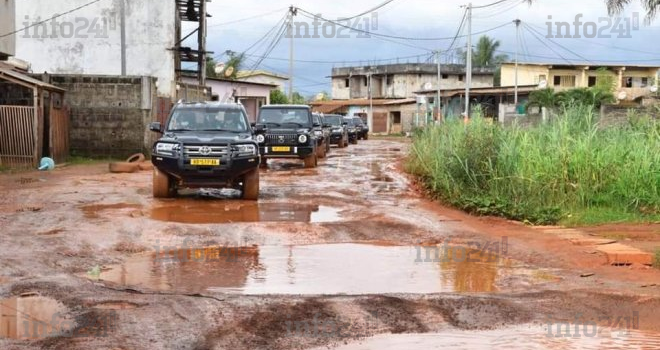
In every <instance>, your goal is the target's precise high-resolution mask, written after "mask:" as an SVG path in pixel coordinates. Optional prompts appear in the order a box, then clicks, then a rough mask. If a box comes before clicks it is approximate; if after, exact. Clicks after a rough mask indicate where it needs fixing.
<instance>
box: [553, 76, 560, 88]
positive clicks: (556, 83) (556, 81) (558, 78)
mask: <svg viewBox="0 0 660 350" xmlns="http://www.w3.org/2000/svg"><path fill="white" fill-rule="evenodd" d="M553 85H554V86H559V85H561V77H560V76H558V75H555V76H554V78H553Z"/></svg>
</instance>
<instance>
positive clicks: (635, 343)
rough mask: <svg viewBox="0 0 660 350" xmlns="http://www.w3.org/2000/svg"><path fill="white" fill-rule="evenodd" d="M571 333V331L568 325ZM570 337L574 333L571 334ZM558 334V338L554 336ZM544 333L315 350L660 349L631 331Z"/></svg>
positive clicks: (655, 339) (464, 334) (530, 329)
mask: <svg viewBox="0 0 660 350" xmlns="http://www.w3.org/2000/svg"><path fill="white" fill-rule="evenodd" d="M571 329H575V327H574V325H571ZM573 333H575V332H574V331H573ZM558 334H559V336H557V335H558ZM573 335H574V334H571V335H569V336H566V332H564V333H557V330H556V327H552V330H551V331H550V332H548V326H547V325H545V326H543V325H524V326H517V327H511V328H505V329H499V330H492V331H460V330H451V331H447V332H444V333H433V334H383V335H378V336H375V337H372V338H368V339H366V340H364V341H360V342H354V343H349V344H345V345H341V346H338V347H327V346H324V347H322V348H317V349H315V350H327V349H335V350H371V349H379V350H400V349H428V350H445V349H448V348H451V349H502V350H509V349H548V350H564V349H566V350H568V349H585V350H601V349H603V350H619V349H660V334H654V333H645V332H639V331H634V330H618V329H600V328H594V327H592V326H589V327H587V328H586V329H583V325H579V332H578V333H577V336H573Z"/></svg>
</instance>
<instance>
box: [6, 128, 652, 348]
mask: <svg viewBox="0 0 660 350" xmlns="http://www.w3.org/2000/svg"><path fill="white" fill-rule="evenodd" d="M407 148H408V145H407V143H406V142H404V141H400V140H385V139H377V140H370V141H366V142H362V143H360V144H359V145H358V146H352V147H350V148H348V149H341V150H340V149H333V151H332V153H331V154H330V155H329V158H328V159H326V160H323V161H322V162H321V163H320V166H319V168H317V169H313V170H310V169H303V168H302V164H299V163H298V162H295V161H293V162H292V161H270V164H269V168H268V169H265V170H263V173H262V194H261V199H260V200H259V202H258V203H252V202H244V201H240V200H237V199H235V198H236V196H237V194H236V193H233V192H231V191H210V190H202V191H188V192H184V193H182V194H181V196H180V197H179V198H177V199H174V200H167V201H165V200H154V199H153V198H152V196H151V174H150V173H149V172H143V173H137V174H126V175H116V174H109V173H107V166H106V165H91V166H72V167H65V168H62V169H58V170H56V171H53V172H50V173H23V174H5V175H0V180H1V181H0V190H1V191H2V197H0V227H1V234H0V239H1V244H0V299H2V300H1V301H0V307H1V308H2V309H1V314H0V349H124V350H129V349H200V350H201V349H326V348H338V349H412V348H419V347H420V346H421V347H422V348H425V349H440V348H446V347H447V346H454V347H455V348H471V349H474V348H496V349H497V348H506V349H511V348H518V347H525V348H532V349H536V348H539V349H550V348H552V349H555V348H576V347H579V348H587V349H590V348H591V349H608V348H609V349H621V348H648V349H654V348H655V349H658V348H660V272H658V271H657V270H653V269H650V268H648V267H646V266H638V265H632V266H625V267H613V266H609V265H608V264H606V262H607V259H606V258H605V256H603V255H602V254H599V253H598V252H594V251H589V249H588V248H585V247H584V246H580V245H575V244H572V243H571V242H570V241H568V240H565V239H561V237H560V236H559V235H554V234H553V233H549V232H550V231H547V232H546V231H539V230H537V229H533V228H528V227H525V226H523V225H521V224H517V223H511V222H507V221H504V220H499V219H492V218H472V217H469V216H467V215H464V214H462V213H460V212H458V211H456V210H452V209H448V208H445V207H443V206H441V205H439V204H436V203H433V202H431V201H429V200H426V199H424V198H423V196H422V195H421V194H420V192H419V191H417V190H416V188H415V186H414V184H412V183H411V180H410V179H409V178H407V177H406V175H404V173H403V172H402V171H401V170H400V169H401V160H402V159H403V157H404V156H405V154H406V152H407ZM583 276H584V277H583ZM591 321H594V322H595V323H593V325H592V326H590V325H591V323H590V322H591ZM562 323H565V324H571V328H570V329H562V331H563V332H564V334H565V332H566V331H568V332H569V333H570V334H575V333H577V334H579V335H581V337H569V338H563V337H555V335H556V333H557V328H558V327H561V324H562ZM616 325H618V327H612V326H616ZM567 327H568V326H567ZM621 328H624V329H625V328H630V331H628V332H622V331H621ZM594 331H595V333H593V332H594ZM571 332H572V333H571ZM548 333H550V334H551V335H552V337H549V336H548ZM592 333H593V335H592Z"/></svg>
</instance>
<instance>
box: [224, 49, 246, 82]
mask: <svg viewBox="0 0 660 350" xmlns="http://www.w3.org/2000/svg"><path fill="white" fill-rule="evenodd" d="M228 54H229V59H228V60H227V62H225V73H226V72H231V74H229V75H227V74H225V78H227V79H231V80H236V75H237V74H238V71H239V70H241V68H242V67H243V64H244V63H245V54H244V53H240V54H237V53H235V52H229V53H228ZM230 68H231V69H230Z"/></svg>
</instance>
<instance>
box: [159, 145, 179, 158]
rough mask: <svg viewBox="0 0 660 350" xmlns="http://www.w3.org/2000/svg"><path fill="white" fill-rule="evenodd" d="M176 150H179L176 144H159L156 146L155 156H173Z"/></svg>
mask: <svg viewBox="0 0 660 350" xmlns="http://www.w3.org/2000/svg"><path fill="white" fill-rule="evenodd" d="M178 150H179V145H178V144H176V143H165V142H159V143H157V144H156V153H157V154H162V155H167V156H173V155H175V154H176V152H177V151H178Z"/></svg>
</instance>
